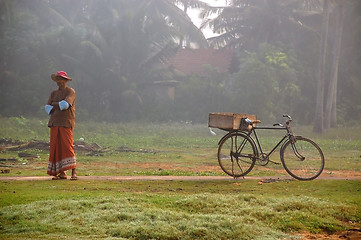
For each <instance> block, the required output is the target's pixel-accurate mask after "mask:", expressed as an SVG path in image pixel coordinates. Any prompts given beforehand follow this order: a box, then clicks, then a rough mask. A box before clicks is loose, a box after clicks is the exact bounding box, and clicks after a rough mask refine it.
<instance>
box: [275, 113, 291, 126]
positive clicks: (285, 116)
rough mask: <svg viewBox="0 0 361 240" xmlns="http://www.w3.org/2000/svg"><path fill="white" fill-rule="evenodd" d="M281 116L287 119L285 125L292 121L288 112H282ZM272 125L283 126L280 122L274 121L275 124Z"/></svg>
mask: <svg viewBox="0 0 361 240" xmlns="http://www.w3.org/2000/svg"><path fill="white" fill-rule="evenodd" d="M282 116H283V117H284V118H288V120H287V121H286V122H285V125H287V126H288V125H289V124H290V122H292V118H291V116H290V115H288V114H283V115H282ZM273 126H279V127H283V126H284V125H283V124H282V123H275V124H273Z"/></svg>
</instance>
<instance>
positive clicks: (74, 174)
mask: <svg viewBox="0 0 361 240" xmlns="http://www.w3.org/2000/svg"><path fill="white" fill-rule="evenodd" d="M70 180H78V175H77V174H76V170H75V169H72V171H71V178H70Z"/></svg>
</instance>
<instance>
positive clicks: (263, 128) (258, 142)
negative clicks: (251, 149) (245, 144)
mask: <svg viewBox="0 0 361 240" xmlns="http://www.w3.org/2000/svg"><path fill="white" fill-rule="evenodd" d="M257 129H260V130H286V131H287V133H286V135H285V136H283V138H282V139H281V140H280V141H279V142H278V143H277V144H276V145H275V146H274V147H273V149H272V150H271V151H270V152H269V153H266V157H267V158H268V157H269V156H270V155H271V154H272V153H274V152H275V151H276V149H277V148H278V147H279V146H280V145H281V143H283V142H284V141H285V139H286V138H289V137H290V135H291V134H290V131H289V129H288V127H253V128H252V130H251V131H249V132H248V133H247V135H248V136H249V137H250V138H251V139H253V138H252V136H251V134H252V133H253V135H254V136H255V138H256V141H255V143H256V144H257V145H256V146H257V148H258V149H259V151H260V153H261V155H260V156H263V155H264V154H265V153H264V152H263V149H262V145H261V142H260V140H259V138H258V135H257V131H256V130H257ZM253 141H254V140H253Z"/></svg>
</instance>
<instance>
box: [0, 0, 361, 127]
mask: <svg viewBox="0 0 361 240" xmlns="http://www.w3.org/2000/svg"><path fill="white" fill-rule="evenodd" d="M229 2H230V7H227V8H209V7H207V6H206V5H205V4H204V3H203V2H201V1H196V0H193V1H189V0H188V1H186V0H184V1H180V0H137V1H134V0H124V1H116V0H102V1H99V0H97V1H96V0H83V1H72V0H61V1H59V0H47V1H45V0H34V1H26V0H0V29H1V32H0V115H3V116H21V115H23V116H27V117H28V116H36V117H39V116H45V113H44V111H43V106H44V103H45V102H46V100H47V98H48V95H49V93H50V91H51V90H52V89H54V88H55V84H54V83H53V82H52V81H51V80H50V74H52V73H55V72H56V71H58V70H65V71H67V72H68V74H69V75H70V76H71V77H72V78H73V79H74V80H73V82H71V83H70V85H71V86H72V87H73V88H75V90H76V91H77V117H78V119H80V120H82V119H93V120H101V121H115V122H117V121H133V120H147V121H163V122H164V121H170V120H184V121H193V122H206V121H207V115H208V113H209V112H226V111H228V112H247V113H255V114H257V115H258V116H259V117H260V118H261V119H264V120H269V121H273V120H274V119H276V118H279V116H280V115H281V114H282V113H289V114H292V115H293V116H294V118H295V119H297V120H298V121H300V122H302V123H310V122H312V121H313V120H314V114H315V104H316V94H317V91H316V88H317V84H316V76H317V71H318V68H317V67H318V65H317V62H318V59H319V51H318V49H319V44H320V32H321V29H320V28H321V15H322V5H320V4H317V3H318V2H319V1H306V2H307V4H306V3H303V1H294V0H287V1H246V0H243V1H240V0H239V1H229ZM310 2H314V3H315V4H310ZM332 3H333V5H331V7H330V20H329V32H330V33H332V32H334V31H335V28H334V25H335V24H333V23H334V21H335V16H336V15H335V11H336V10H334V9H337V8H336V7H334V6H336V5H337V4H336V3H337V1H332ZM190 7H202V8H203V9H206V11H204V12H203V16H204V19H205V20H206V19H207V18H206V16H207V14H209V13H212V12H217V13H219V14H220V15H219V17H218V18H216V19H214V20H213V22H212V21H210V22H205V24H207V23H208V24H209V25H210V26H211V27H212V28H213V30H214V31H215V32H218V33H220V36H218V37H216V38H211V39H209V40H208V42H207V41H206V39H205V38H204V36H203V35H202V33H201V31H200V30H199V29H197V28H196V27H195V26H194V25H193V24H192V22H191V19H190V18H189V17H188V16H187V14H186V10H187V9H189V8H190ZM344 9H345V11H346V12H345V17H344V25H343V26H344V28H343V37H342V48H341V52H340V59H339V70H338V72H339V74H338V88H337V95H336V96H337V113H338V120H339V123H343V122H345V121H354V122H357V121H358V120H359V119H360V118H361V97H360V96H361V95H360V92H361V81H360V75H361V68H360V64H359V63H360V56H361V52H360V49H361V48H360V46H361V42H360V39H361V35H360V34H361V32H360V28H359V24H360V20H361V18H360V14H359V13H360V9H361V4H360V1H356V0H351V1H347V2H345V7H344ZM331 36H332V34H331ZM328 41H329V45H330V46H333V44H334V42H335V39H334V38H332V37H329V39H328ZM190 43H191V44H190ZM208 44H210V45H211V46H213V47H215V48H222V47H226V48H233V49H235V51H236V52H237V55H238V57H239V59H240V63H241V66H240V68H239V69H240V70H239V72H236V73H234V74H225V73H218V72H217V71H216V70H215V69H211V68H209V69H208V71H207V72H208V75H206V76H184V75H181V74H178V73H175V72H173V71H172V70H170V69H166V68H162V67H159V66H161V65H162V63H163V62H164V60H165V59H167V58H168V57H170V56H172V54H174V52H175V51H176V50H177V48H179V47H182V46H196V47H201V48H204V47H207V46H208ZM328 59H332V52H331V50H329V52H328ZM329 61H331V60H329ZM327 66H328V68H331V67H330V66H331V65H327ZM205 67H206V66H205ZM327 77H330V76H327V75H326V79H327ZM169 80H177V81H179V84H178V85H177V86H176V89H175V95H174V99H173V100H170V99H169V100H165V101H164V99H163V100H162V101H160V100H159V99H158V98H156V97H155V94H152V92H149V91H148V90H149V85H151V84H152V83H153V82H155V81H169ZM327 84H328V81H326V85H327ZM326 89H327V88H326Z"/></svg>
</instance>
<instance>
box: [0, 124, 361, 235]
mask: <svg viewBox="0 0 361 240" xmlns="http://www.w3.org/2000/svg"><path fill="white" fill-rule="evenodd" d="M214 131H215V132H216V133H217V135H216V136H213V135H211V134H210V132H209V129H208V127H207V125H206V124H204V125H200V124H199V125H195V124H188V123H168V124H144V123H129V124H106V123H94V122H87V123H78V124H77V127H76V129H75V131H74V140H76V141H77V140H79V139H80V138H84V141H85V143H86V144H88V145H91V144H93V143H96V145H98V146H100V148H96V150H95V151H80V150H78V151H77V152H76V154H77V161H78V171H79V175H80V177H81V176H85V175H94V176H95V175H99V176H100V175H179V176H181V175H192V176H197V175H210V176H211V175H224V173H223V172H222V171H221V169H220V167H219V166H218V163H217V159H216V152H217V143H218V141H219V139H220V138H221V136H222V135H223V134H224V133H225V132H223V131H221V130H217V129H214ZM294 131H295V133H296V134H298V135H303V136H306V137H309V138H311V139H313V140H315V141H316V142H317V143H318V144H319V145H320V146H321V148H322V149H323V151H324V153H325V156H326V167H325V170H324V173H323V175H324V176H331V177H332V176H343V177H347V176H360V171H361V161H360V160H361V147H360V146H361V128H360V127H354V128H347V129H335V130H332V131H328V132H326V133H325V134H322V135H315V134H313V133H312V131H311V127H307V126H306V127H305V126H300V127H297V126H295V128H294ZM261 137H262V143H263V145H264V146H265V150H267V149H270V148H271V147H272V144H274V143H275V141H276V140H277V139H278V137H279V136H276V135H274V133H273V132H272V133H269V132H264V133H261ZM48 138H49V130H48V129H47V127H46V120H39V119H26V118H0V139H1V140H2V142H3V144H2V145H3V146H6V147H8V148H7V149H4V150H2V151H0V158H1V159H2V161H1V162H0V164H1V167H0V169H9V170H10V173H7V174H1V175H0V178H1V177H3V176H44V175H46V167H47V157H48V150H47V149H37V148H27V147H23V148H9V146H13V145H17V144H22V143H26V142H34V140H36V142H47V141H48ZM93 146H94V145H93ZM19 153H27V154H33V155H38V156H39V157H37V158H31V157H28V158H27V157H19ZM273 160H274V161H278V162H279V155H278V154H277V153H276V154H275V155H274V156H273ZM250 175H253V176H265V177H267V176H274V175H276V176H279V175H285V176H286V173H285V171H284V170H283V169H282V167H281V166H279V165H269V166H267V167H261V166H256V167H255V168H254V169H253V170H252V172H251V173H250ZM360 183H361V182H360V181H359V180H314V181H311V182H300V181H293V180H284V181H277V182H271V183H266V182H264V183H263V184H260V183H259V182H258V181H255V180H233V179H232V178H230V179H229V180H225V181H92V180H89V181H84V180H79V181H75V182H73V181H27V182H25V181H0V185H1V187H0V239H58V238H62V239H307V238H308V236H310V235H311V237H315V236H316V238H318V239H320V238H322V237H325V236H328V234H334V235H333V236H335V237H337V236H338V237H339V236H341V235H340V234H341V232H343V233H345V231H347V230H348V229H360V226H361V222H360V220H361V207H360V206H361V184H360ZM311 237H310V239H311ZM328 237H330V236H328Z"/></svg>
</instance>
